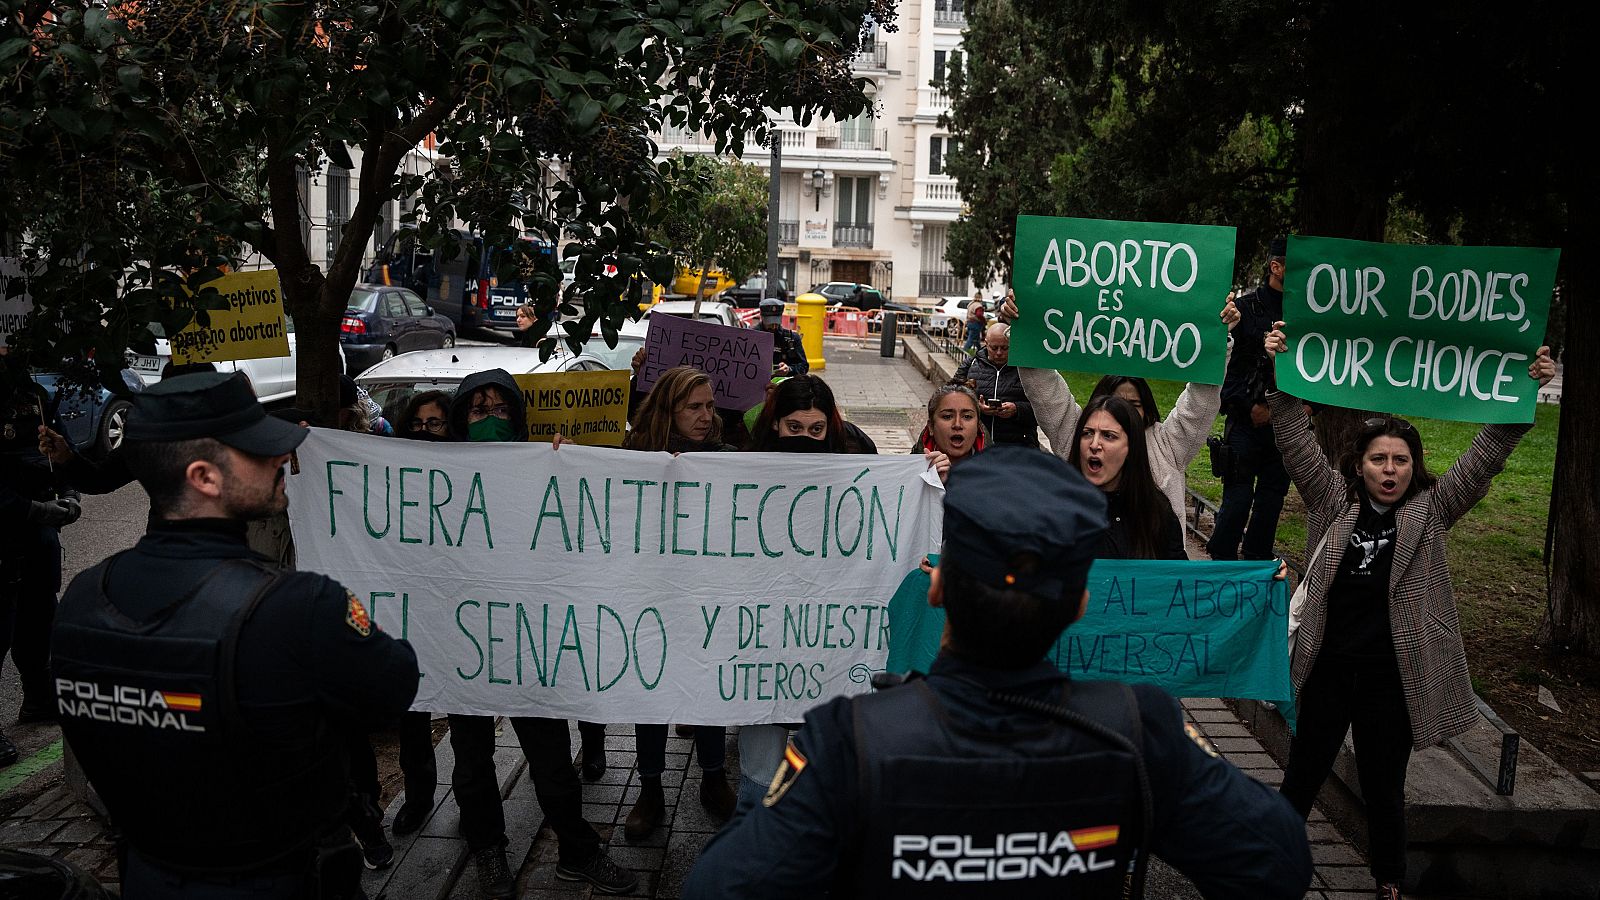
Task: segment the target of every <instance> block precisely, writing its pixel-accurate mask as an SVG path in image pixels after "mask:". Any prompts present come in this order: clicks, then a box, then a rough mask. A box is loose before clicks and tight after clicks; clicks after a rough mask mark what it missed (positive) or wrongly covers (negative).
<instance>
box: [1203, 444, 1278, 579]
mask: <svg viewBox="0 0 1600 900" xmlns="http://www.w3.org/2000/svg"><path fill="white" fill-rule="evenodd" d="M1228 447H1229V449H1231V450H1232V451H1233V468H1232V471H1231V472H1229V473H1228V477H1226V478H1224V479H1222V506H1221V507H1220V508H1219V509H1218V510H1217V521H1216V524H1215V526H1214V527H1213V528H1212V530H1211V540H1209V541H1207V542H1206V552H1207V553H1210V554H1211V558H1212V559H1239V558H1241V557H1242V558H1244V559H1272V558H1273V557H1274V556H1277V555H1278V554H1277V552H1276V549H1275V542H1276V540H1277V533H1278V514H1279V513H1281V512H1282V511H1283V498H1284V497H1285V496H1286V495H1287V494H1288V493H1289V473H1288V472H1287V471H1286V470H1285V469H1284V468H1283V457H1282V456H1281V455H1279V453H1278V446H1277V444H1275V443H1273V438H1272V426H1271V425H1264V426H1262V427H1260V428H1257V427H1255V426H1254V425H1251V424H1250V419H1249V418H1248V417H1237V418H1235V417H1229V420H1228ZM1246 523H1248V528H1246ZM1241 537H1242V538H1243V540H1244V546H1243V548H1242V552H1241V547H1240V546H1239V541H1240V538H1241Z"/></svg>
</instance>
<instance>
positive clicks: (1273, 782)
mask: <svg viewBox="0 0 1600 900" xmlns="http://www.w3.org/2000/svg"><path fill="white" fill-rule="evenodd" d="M1245 774H1247V775H1249V776H1250V777H1251V778H1254V779H1255V780H1257V781H1259V782H1261V783H1262V784H1265V785H1268V786H1270V787H1278V786H1279V785H1281V784H1283V770H1282V769H1250V770H1249V771H1247V772H1246V773H1245Z"/></svg>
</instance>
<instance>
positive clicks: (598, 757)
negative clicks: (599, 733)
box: [528, 742, 606, 782]
mask: <svg viewBox="0 0 1600 900" xmlns="http://www.w3.org/2000/svg"><path fill="white" fill-rule="evenodd" d="M582 759H583V762H582V764H581V765H579V766H578V772H579V774H581V775H582V776H583V780H584V781H588V782H595V781H599V780H600V778H601V777H602V776H603V775H605V774H606V745H605V743H604V742H601V743H600V744H598V745H596V746H593V747H591V746H589V745H588V744H584V745H583V751H582ZM528 776H529V777H530V778H531V777H532V776H533V773H532V772H529V773H528Z"/></svg>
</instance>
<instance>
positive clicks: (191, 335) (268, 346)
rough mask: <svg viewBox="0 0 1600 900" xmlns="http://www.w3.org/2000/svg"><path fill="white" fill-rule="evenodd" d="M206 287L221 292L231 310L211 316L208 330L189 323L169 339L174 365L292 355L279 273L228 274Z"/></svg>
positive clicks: (266, 271)
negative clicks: (279, 284) (279, 283)
mask: <svg viewBox="0 0 1600 900" xmlns="http://www.w3.org/2000/svg"><path fill="white" fill-rule="evenodd" d="M205 287H208V288H216V289H217V293H219V294H221V295H222V299H223V300H225V301H227V303H228V306H227V308H226V309H213V310H208V311H207V312H208V315H209V316H210V319H211V324H210V326H209V327H205V328H202V327H200V323H199V322H190V323H189V324H188V326H187V327H185V328H184V329H183V330H182V331H180V332H178V333H177V334H175V335H172V336H171V337H170V338H169V339H168V343H169V344H170V345H171V347H172V361H173V362H174V363H194V362H219V361H222V360H231V359H268V358H271V357H274V356H288V355H289V332H288V328H287V320H286V319H285V318H284V315H283V292H282V291H280V290H279V289H278V270H277V269H263V270H261V271H259V272H239V273H237V274H234V275H224V276H222V277H221V278H218V279H217V280H215V281H208V282H206V284H205Z"/></svg>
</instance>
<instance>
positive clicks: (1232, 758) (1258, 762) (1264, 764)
mask: <svg viewBox="0 0 1600 900" xmlns="http://www.w3.org/2000/svg"><path fill="white" fill-rule="evenodd" d="M1217 749H1218V750H1221V749H1222V748H1221V747H1218V748H1217ZM1222 758H1223V759H1226V760H1227V761H1228V762H1231V763H1233V764H1234V765H1236V766H1238V767H1239V768H1241V769H1246V770H1250V769H1276V768H1278V761H1277V760H1275V759H1273V758H1272V757H1271V756H1268V755H1267V754H1265V753H1228V752H1225V751H1224V752H1223V754H1222Z"/></svg>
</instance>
